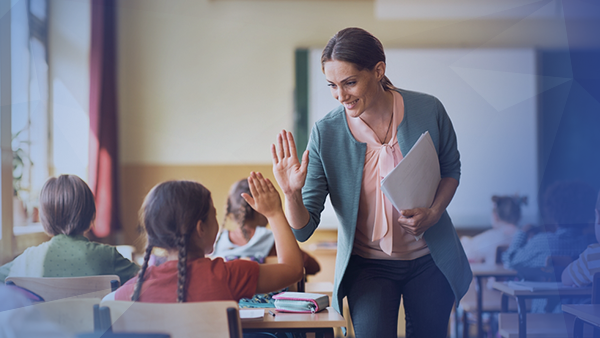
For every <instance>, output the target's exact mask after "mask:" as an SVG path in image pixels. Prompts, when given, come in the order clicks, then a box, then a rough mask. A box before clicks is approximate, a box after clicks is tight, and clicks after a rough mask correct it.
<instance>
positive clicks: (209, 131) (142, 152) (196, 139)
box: [118, 0, 591, 243]
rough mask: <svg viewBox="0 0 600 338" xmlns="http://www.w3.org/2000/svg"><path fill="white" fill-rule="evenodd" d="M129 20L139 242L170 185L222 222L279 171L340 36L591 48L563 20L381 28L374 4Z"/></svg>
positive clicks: (125, 67) (130, 144) (201, 1)
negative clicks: (208, 206) (189, 187)
mask: <svg viewBox="0 0 600 338" xmlns="http://www.w3.org/2000/svg"><path fill="white" fill-rule="evenodd" d="M118 17H119V21H118V32H119V33H118V39H119V41H118V43H119V45H118V46H119V54H118V60H119V68H118V69H119V83H118V85H119V88H118V90H119V117H120V120H119V123H120V125H119V129H120V132H119V138H120V140H119V144H120V150H119V151H120V159H121V167H122V171H121V183H122V186H121V191H122V194H121V196H122V202H121V204H122V209H121V210H122V221H123V223H124V227H125V229H126V231H125V232H126V236H125V239H124V240H125V241H126V242H129V243H131V242H132V241H133V240H134V239H135V234H136V230H135V229H136V223H137V222H136V217H137V216H136V215H137V209H138V208H139V205H140V204H141V201H142V199H143V195H144V194H145V193H146V192H147V191H148V190H149V189H150V187H152V186H153V185H154V184H156V183H158V182H159V181H160V180H164V179H167V178H192V179H198V180H200V181H202V182H205V183H206V184H207V186H209V188H211V189H214V190H213V194H214V199H215V204H216V207H217V210H218V215H217V217H218V219H219V220H220V219H221V217H222V214H223V213H222V210H223V205H224V197H225V196H226V193H227V190H228V187H229V185H230V184H231V183H233V182H234V181H235V180H237V179H238V178H240V177H242V176H245V175H247V173H248V172H249V171H250V170H261V171H264V172H270V161H271V160H270V153H269V146H270V144H271V143H272V142H273V141H274V140H275V137H276V135H277V133H278V132H279V131H280V130H281V129H282V128H286V129H289V130H291V129H292V128H293V103H294V102H293V101H294V100H293V93H294V51H295V49H296V48H307V47H314V46H324V45H325V43H326V42H327V40H328V39H329V38H330V37H331V36H332V35H333V34H334V33H335V32H336V31H338V30H339V29H341V28H344V27H347V26H359V27H363V28H365V29H367V30H369V31H370V32H372V33H373V34H374V35H376V36H377V37H378V38H380V40H381V41H382V43H383V44H384V46H385V47H387V48H402V47H413V48H414V47H418V48H445V47H448V48H450V47H452V48H454V47H459V48H460V47H475V48H487V47H528V48H564V47H571V48H573V47H576V46H577V45H581V46H586V45H589V44H590V43H591V41H587V40H586V37H587V36H589V35H590V34H582V37H581V38H579V39H571V40H570V41H569V44H568V45H567V36H566V31H565V28H564V23H563V22H562V21H560V20H550V19H544V20H530V19H523V20H520V19H518V18H515V19H503V20H485V19H480V20H464V19H454V20H438V19H436V20H404V21H399V20H377V19H376V18H375V15H374V4H373V2H372V1H340V0H337V1H291V0H290V1H254V0H242V1H229V0H227V1H222V0H213V1H208V0H174V1H162V0H127V1H119V2H118ZM571 27H572V28H573V29H574V30H575V32H576V30H577V29H584V28H585V27H586V23H585V22H582V23H581V24H580V25H578V24H575V25H573V26H571ZM587 29H589V27H587ZM392 80H393V79H392ZM219 204H220V205H221V207H219Z"/></svg>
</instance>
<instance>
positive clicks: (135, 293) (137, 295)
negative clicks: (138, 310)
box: [131, 245, 152, 302]
mask: <svg viewBox="0 0 600 338" xmlns="http://www.w3.org/2000/svg"><path fill="white" fill-rule="evenodd" d="M151 254H152V245H148V246H147V247H146V253H145V254H144V264H142V268H141V269H140V273H139V274H138V280H137V281H136V282H135V287H134V288H133V295H132V296H131V300H132V301H134V302H135V301H137V300H138V299H140V292H141V291H142V283H143V282H144V274H146V269H147V268H148V261H149V260H150V255H151Z"/></svg>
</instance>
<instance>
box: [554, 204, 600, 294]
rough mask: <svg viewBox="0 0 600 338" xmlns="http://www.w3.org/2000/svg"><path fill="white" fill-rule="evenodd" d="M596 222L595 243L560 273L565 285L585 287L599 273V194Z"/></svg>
mask: <svg viewBox="0 0 600 338" xmlns="http://www.w3.org/2000/svg"><path fill="white" fill-rule="evenodd" d="M595 211H596V222H595V224H594V232H595V234H596V241H597V242H596V243H594V244H591V245H590V246H588V247H587V249H585V251H584V252H583V253H582V254H581V255H580V256H579V259H577V260H576V261H574V262H572V263H571V264H569V266H567V268H566V269H565V270H564V271H563V273H562V282H563V284H565V285H576V286H579V287H581V286H587V285H590V284H592V282H593V281H594V274H596V273H600V244H599V243H600V193H599V194H598V199H597V200H596V210H595Z"/></svg>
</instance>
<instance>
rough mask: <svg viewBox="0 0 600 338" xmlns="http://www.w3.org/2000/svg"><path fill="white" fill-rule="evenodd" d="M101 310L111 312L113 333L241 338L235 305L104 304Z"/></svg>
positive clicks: (174, 336) (128, 302)
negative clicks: (104, 308)
mask: <svg viewBox="0 0 600 338" xmlns="http://www.w3.org/2000/svg"><path fill="white" fill-rule="evenodd" d="M101 306H102V307H108V308H109V309H110V322H111V323H112V331H113V332H115V333H118V332H153V333H167V334H169V335H171V337H172V338H187V337H203V338H212V337H215V338H217V337H218V338H220V337H234V338H238V337H239V338H241V337H242V324H241V320H240V315H239V311H238V304H237V303H236V302H234V301H214V302H193V303H169V304H158V303H143V302H130V301H104V302H102V303H101ZM102 307H101V308H102Z"/></svg>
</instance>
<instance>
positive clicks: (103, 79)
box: [89, 0, 120, 237]
mask: <svg viewBox="0 0 600 338" xmlns="http://www.w3.org/2000/svg"><path fill="white" fill-rule="evenodd" d="M91 10H92V37H91V50H90V153H89V156H90V158H89V183H90V188H91V189H92V191H93V193H94V196H95V197H96V226H95V227H94V228H93V230H92V231H93V233H94V235H95V236H96V237H106V236H109V235H110V234H111V232H112V231H114V230H118V229H120V222H119V208H118V206H119V198H118V197H119V191H118V176H117V172H118V163H119V161H118V158H119V157H118V143H117V89H116V85H117V64H116V45H117V43H116V13H115V1H114V0H92V9H91Z"/></svg>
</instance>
